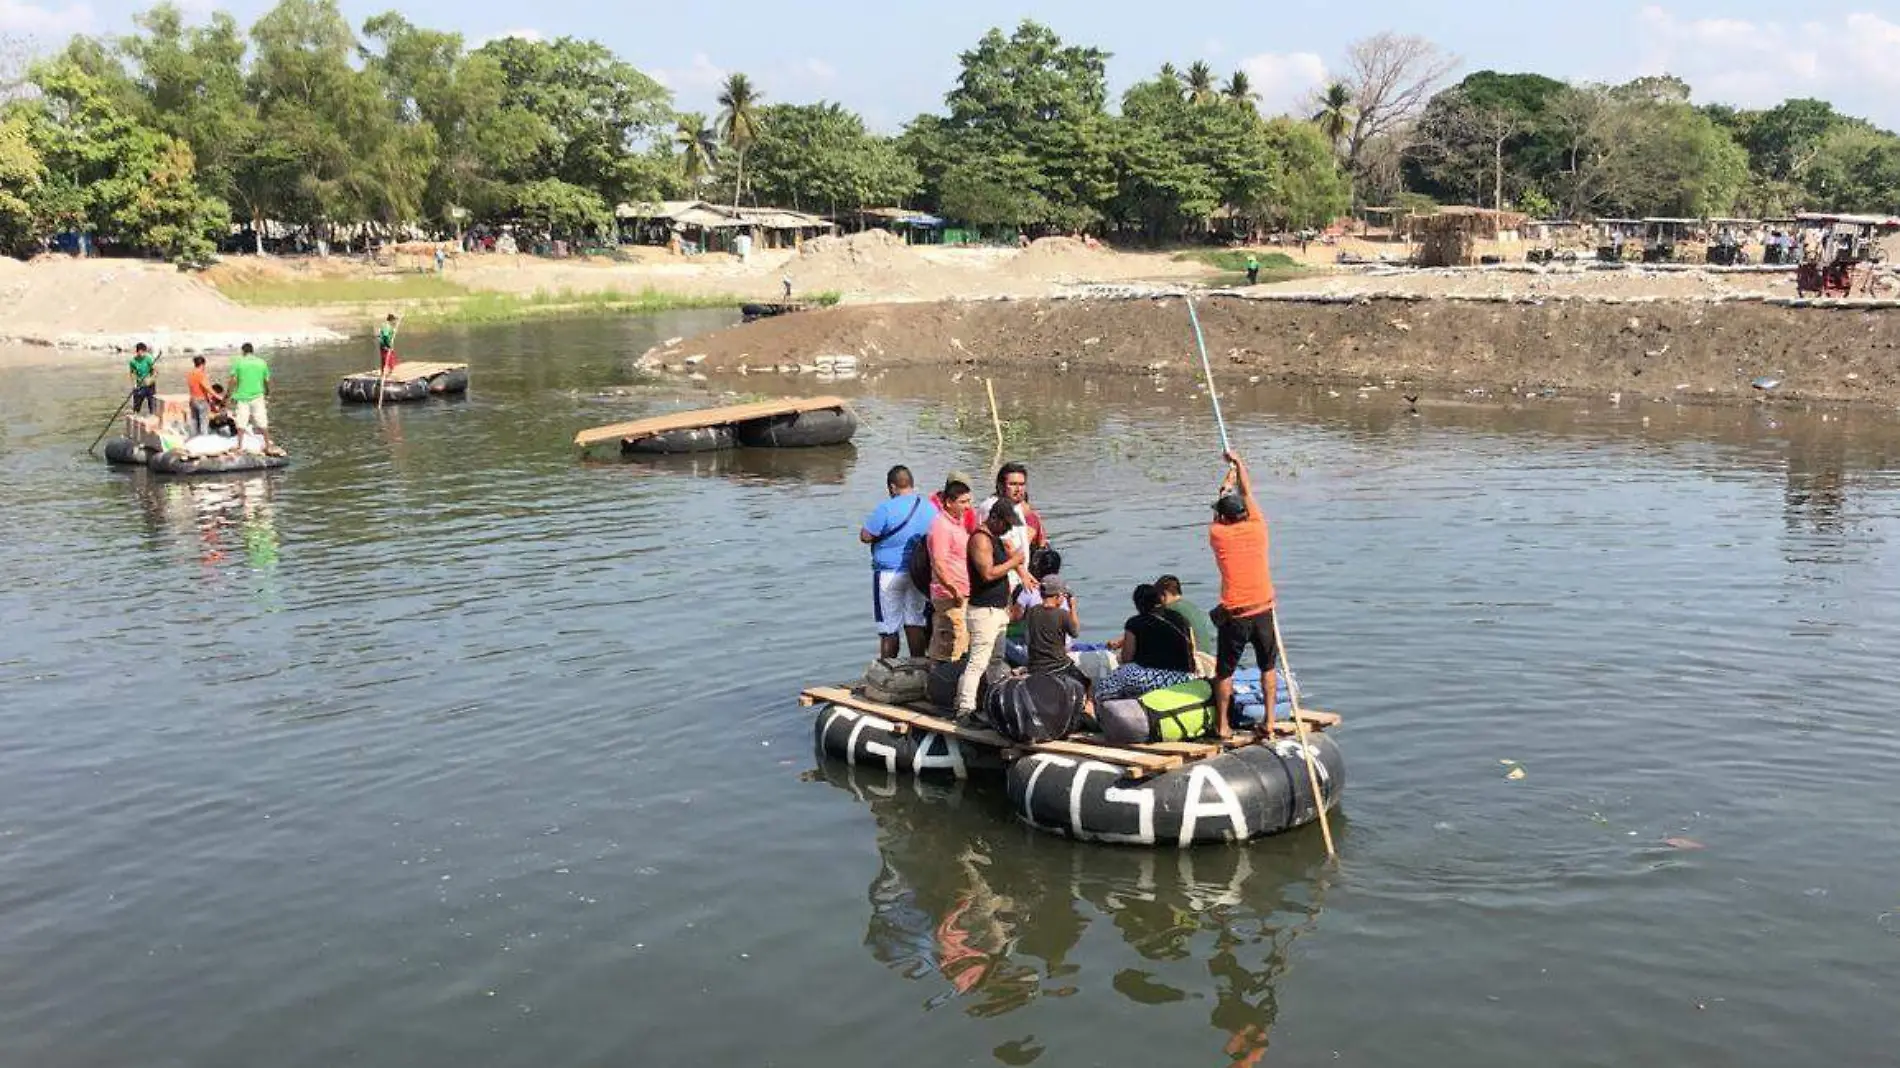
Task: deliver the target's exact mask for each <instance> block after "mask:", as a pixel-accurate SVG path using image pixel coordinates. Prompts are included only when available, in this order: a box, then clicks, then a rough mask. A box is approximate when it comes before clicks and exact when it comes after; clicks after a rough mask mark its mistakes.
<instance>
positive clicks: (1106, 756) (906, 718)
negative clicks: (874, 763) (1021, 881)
mask: <svg viewBox="0 0 1900 1068" xmlns="http://www.w3.org/2000/svg"><path fill="white" fill-rule="evenodd" d="M798 703H799V704H801V705H806V706H808V707H809V706H811V705H815V704H820V703H823V704H833V705H841V706H843V707H845V708H849V709H854V710H856V711H859V712H868V713H870V714H871V715H874V716H881V717H883V718H884V719H888V720H890V721H891V722H892V723H894V724H896V730H895V733H897V734H906V733H909V731H910V729H911V728H913V727H915V728H917V729H918V730H926V731H930V732H931V733H933V734H942V735H947V736H949V737H952V738H955V739H957V740H958V741H961V742H972V743H975V744H977V745H983V746H988V747H990V748H992V749H996V750H1000V751H1002V752H1003V753H1005V754H1006V755H1007V754H1017V755H1020V754H1023V753H1059V754H1061V755H1063V756H1072V757H1081V758H1084V759H1087V760H1096V761H1100V762H1101V763H1104V764H1113V765H1116V766H1118V767H1121V768H1123V769H1125V770H1126V771H1127V772H1128V774H1129V775H1131V776H1133V777H1135V778H1138V779H1139V778H1146V777H1147V776H1150V775H1157V774H1160V773H1161V772H1164V771H1173V770H1174V769H1175V768H1178V767H1181V766H1182V765H1184V764H1188V763H1191V762H1193V761H1196V760H1204V759H1206V758H1208V757H1212V756H1219V755H1220V754H1221V753H1224V752H1226V751H1227V750H1229V749H1233V748H1238V747H1240V746H1243V745H1253V744H1256V743H1258V742H1261V741H1264V739H1262V738H1260V737H1259V736H1258V735H1257V734H1255V733H1254V732H1252V731H1236V732H1234V736H1233V738H1232V739H1231V740H1230V741H1229V742H1228V743H1227V744H1225V745H1223V744H1221V743H1219V742H1149V743H1146V744H1141V745H1116V744H1114V743H1112V742H1107V741H1093V740H1088V741H1085V740H1080V739H1073V738H1066V739H1062V740H1060V741H1054V742H1039V743H1034V744H1026V743H1022V742H1014V741H1011V740H1010V739H1008V738H1005V737H1003V736H1002V735H1000V734H998V733H996V732H995V731H992V730H987V729H984V728H981V727H966V726H963V725H961V724H959V723H956V722H954V721H951V720H947V719H944V718H943V717H941V716H938V715H935V714H933V713H930V712H924V711H920V710H918V709H913V708H904V707H901V706H898V705H889V704H885V703H883V702H881V701H873V700H871V699H870V698H867V697H864V696H862V695H860V694H854V693H852V692H851V691H850V690H848V689H845V688H844V687H842V686H813V687H810V688H808V689H806V690H805V691H804V692H802V693H800V694H799V695H798ZM1300 718H1301V719H1303V720H1305V722H1306V725H1307V729H1308V730H1325V729H1326V728H1327V727H1334V726H1338V725H1339V722H1340V719H1339V717H1338V716H1336V715H1334V714H1333V713H1331V712H1320V711H1316V710H1314V709H1310V708H1309V709H1305V710H1303V714H1302V715H1301V717H1300ZM1273 733H1274V735H1275V736H1276V737H1289V736H1292V735H1294V734H1295V733H1296V728H1295V727H1294V726H1293V724H1292V723H1291V722H1290V721H1288V720H1286V719H1284V718H1282V719H1278V720H1275V721H1274V724H1273Z"/></svg>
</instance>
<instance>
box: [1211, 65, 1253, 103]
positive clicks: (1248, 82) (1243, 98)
mask: <svg viewBox="0 0 1900 1068" xmlns="http://www.w3.org/2000/svg"><path fill="white" fill-rule="evenodd" d="M1220 95H1221V97H1222V98H1223V99H1225V100H1226V101H1227V102H1228V103H1229V104H1232V105H1234V106H1235V107H1239V108H1245V109H1246V110H1248V111H1253V110H1254V104H1255V103H1257V102H1258V101H1259V100H1260V94H1259V93H1256V92H1254V91H1253V79H1251V78H1249V77H1247V72H1246V71H1244V70H1237V71H1235V72H1234V76H1233V77H1231V78H1229V79H1227V84H1226V86H1224V87H1223V88H1222V89H1221V91H1220Z"/></svg>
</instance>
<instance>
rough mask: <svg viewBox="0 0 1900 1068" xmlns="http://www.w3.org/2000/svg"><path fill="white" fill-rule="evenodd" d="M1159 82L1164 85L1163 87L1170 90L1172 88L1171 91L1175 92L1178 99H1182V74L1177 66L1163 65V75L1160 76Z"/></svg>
mask: <svg viewBox="0 0 1900 1068" xmlns="http://www.w3.org/2000/svg"><path fill="white" fill-rule="evenodd" d="M1158 80H1159V81H1160V82H1161V84H1162V85H1165V86H1167V87H1168V88H1170V89H1172V90H1174V95H1175V96H1176V97H1177V98H1179V97H1180V95H1181V72H1180V70H1178V69H1177V68H1176V67H1175V65H1174V64H1172V63H1163V64H1162V65H1161V73H1160V75H1158Z"/></svg>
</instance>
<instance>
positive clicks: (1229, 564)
mask: <svg viewBox="0 0 1900 1068" xmlns="http://www.w3.org/2000/svg"><path fill="white" fill-rule="evenodd" d="M1222 459H1224V460H1226V461H1227V463H1228V464H1229V468H1228V471H1227V477H1226V478H1225V479H1223V480H1222V481H1221V486H1220V496H1219V497H1217V498H1216V499H1215V501H1214V522H1213V523H1212V524H1211V525H1210V526H1209V527H1208V528H1207V541H1208V545H1209V546H1211V547H1212V548H1213V550H1214V564H1215V566H1216V567H1218V568H1219V569H1220V607H1219V608H1216V609H1215V610H1214V611H1213V613H1211V614H1212V615H1213V616H1214V617H1215V618H1214V622H1215V624H1216V625H1217V626H1218V628H1219V629H1218V631H1217V639H1218V640H1217V642H1216V651H1215V654H1214V730H1215V732H1216V733H1217V734H1219V735H1220V736H1221V737H1222V738H1228V737H1231V736H1232V735H1233V733H1234V731H1233V726H1232V725H1231V724H1230V723H1229V722H1228V718H1227V713H1228V709H1229V708H1230V707H1231V706H1232V705H1233V703H1234V671H1235V669H1236V668H1238V667H1239V666H1240V658H1241V656H1242V654H1244V653H1245V652H1246V651H1247V647H1248V646H1249V645H1251V646H1253V651H1254V658H1255V659H1257V660H1258V661H1259V662H1260V692H1261V693H1263V694H1265V695H1266V713H1265V717H1264V718H1263V719H1262V720H1261V732H1262V737H1267V738H1271V737H1272V736H1273V700H1274V698H1273V695H1274V694H1275V693H1276V692H1277V691H1276V690H1275V689H1274V685H1275V678H1274V670H1273V669H1274V667H1275V666H1276V665H1277V664H1278V662H1279V656H1280V649H1279V643H1277V642H1276V641H1274V637H1273V572H1272V567H1271V564H1270V561H1269V553H1268V544H1267V517H1266V515H1265V514H1263V513H1262V512H1261V511H1260V504H1259V502H1257V501H1255V500H1254V495H1253V480H1252V479H1251V478H1249V477H1247V465H1246V464H1243V463H1241V461H1240V457H1239V456H1237V455H1235V454H1234V453H1233V451H1232V450H1229V451H1228V452H1226V453H1223V454H1222Z"/></svg>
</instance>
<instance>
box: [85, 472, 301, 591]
mask: <svg viewBox="0 0 1900 1068" xmlns="http://www.w3.org/2000/svg"><path fill="white" fill-rule="evenodd" d="M278 477H279V475H278V473H277V472H274V471H254V472H243V473H235V474H225V475H198V476H192V477H188V478H165V477H161V476H158V475H154V474H152V473H151V472H149V471H145V470H142V469H133V470H130V471H126V472H123V473H122V478H123V482H124V485H125V487H126V489H127V491H128V492H129V493H130V494H131V496H132V497H133V498H134V500H135V501H136V502H137V505H138V509H139V515H140V516H141V517H142V518H143V519H144V522H145V532H146V537H147V547H148V548H153V549H157V548H161V547H165V546H181V545H192V546H194V548H195V555H196V557H197V560H198V563H199V564H201V565H202V566H203V568H204V569H205V570H206V572H207V573H210V574H214V573H216V572H217V571H218V570H219V569H220V568H221V567H222V566H223V565H224V564H226V563H228V562H229V561H231V560H233V559H241V560H243V561H244V562H245V563H247V564H248V565H249V566H250V567H251V569H252V570H254V571H256V572H259V573H267V572H269V571H270V570H271V569H272V568H274V567H275V566H276V565H277V551H278V545H279V539H278V535H277V517H276V508H275V506H274V505H273V504H272V501H271V495H272V492H273V487H274V486H275V484H276V480H277V478H278Z"/></svg>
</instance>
